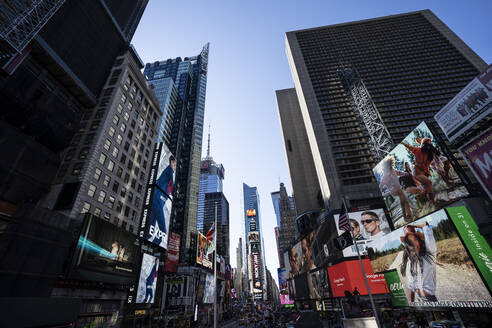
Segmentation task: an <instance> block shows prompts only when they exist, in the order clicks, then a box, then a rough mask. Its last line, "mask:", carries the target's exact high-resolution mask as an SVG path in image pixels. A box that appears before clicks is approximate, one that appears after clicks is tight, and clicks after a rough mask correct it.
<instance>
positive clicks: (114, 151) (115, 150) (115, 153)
mask: <svg viewBox="0 0 492 328" xmlns="http://www.w3.org/2000/svg"><path fill="white" fill-rule="evenodd" d="M118 152H119V150H118V148H116V147H114V148H113V157H114V158H118Z"/></svg>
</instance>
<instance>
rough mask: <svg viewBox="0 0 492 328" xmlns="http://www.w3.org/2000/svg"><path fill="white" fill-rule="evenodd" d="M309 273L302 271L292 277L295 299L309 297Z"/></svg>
mask: <svg viewBox="0 0 492 328" xmlns="http://www.w3.org/2000/svg"><path fill="white" fill-rule="evenodd" d="M308 276H309V273H304V274H300V275H298V276H296V277H295V278H294V282H295V288H296V294H295V295H296V296H295V299H296V300H302V299H309V283H308Z"/></svg>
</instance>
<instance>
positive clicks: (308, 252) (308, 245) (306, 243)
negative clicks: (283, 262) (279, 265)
mask: <svg viewBox="0 0 492 328" xmlns="http://www.w3.org/2000/svg"><path fill="white" fill-rule="evenodd" d="M313 238H314V231H312V232H311V233H309V234H308V235H306V237H304V238H302V239H301V252H302V253H301V267H300V269H299V271H300V273H303V272H309V271H311V270H314V269H316V266H315V265H314V261H313V256H312V255H313V250H312V244H313Z"/></svg>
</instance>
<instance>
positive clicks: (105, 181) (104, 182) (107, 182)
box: [103, 175, 111, 187]
mask: <svg viewBox="0 0 492 328" xmlns="http://www.w3.org/2000/svg"><path fill="white" fill-rule="evenodd" d="M110 182H111V178H110V177H109V175H105V176H104V181H103V185H105V186H106V187H108V186H109V183H110Z"/></svg>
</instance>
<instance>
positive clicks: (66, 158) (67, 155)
mask: <svg viewBox="0 0 492 328" xmlns="http://www.w3.org/2000/svg"><path fill="white" fill-rule="evenodd" d="M74 154H75V149H73V148H72V149H69V150H68V151H67V154H66V155H65V160H66V161H70V160H72V158H73V155H74Z"/></svg>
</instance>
